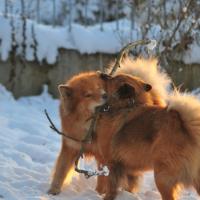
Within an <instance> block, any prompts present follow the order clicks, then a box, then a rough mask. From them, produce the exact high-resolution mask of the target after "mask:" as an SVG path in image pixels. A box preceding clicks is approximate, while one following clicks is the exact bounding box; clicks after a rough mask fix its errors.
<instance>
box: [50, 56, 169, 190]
mask: <svg viewBox="0 0 200 200" xmlns="http://www.w3.org/2000/svg"><path fill="white" fill-rule="evenodd" d="M139 63H140V65H139ZM121 70H122V71H123V70H124V71H125V72H127V73H129V75H125V74H123V73H118V76H117V77H118V78H116V79H112V78H111V77H109V76H101V75H99V74H98V73H96V72H89V73H82V74H79V75H77V76H74V77H72V78H71V79H70V80H69V81H68V82H66V84H64V85H60V86H59V91H60V94H61V105H60V116H61V124H62V131H63V132H65V133H67V134H70V136H72V137H74V138H77V139H80V140H81V139H83V138H84V136H85V134H87V131H88V128H89V126H90V120H87V119H88V118H90V117H91V115H92V114H93V112H94V108H95V106H97V105H100V104H101V103H103V102H104V100H102V95H103V91H104V90H105V91H106V92H107V93H108V96H109V94H113V93H114V92H115V91H117V89H118V88H119V87H120V86H122V85H123V84H125V83H127V84H129V85H131V86H133V87H134V88H136V94H138V93H137V92H138V91H140V90H143V89H144V88H142V86H141V85H140V84H139V85H138V83H137V82H143V83H144V81H142V80H141V79H140V78H144V80H148V81H149V83H150V84H151V85H152V86H153V89H152V90H151V91H150V92H148V93H147V92H145V93H144V94H145V95H141V96H140V95H137V96H140V101H141V103H145V104H149V105H160V106H163V105H165V104H166V103H165V99H164V98H165V94H166V92H165V91H164V90H165V89H166V87H167V86H168V84H169V82H170V81H169V79H168V78H167V77H166V76H165V75H163V74H162V73H161V72H160V71H159V70H158V67H157V63H156V60H144V59H139V60H136V61H133V60H128V59H127V58H126V59H125V60H124V63H123V66H122V68H121ZM132 75H138V76H139V77H140V78H137V77H133V76H132ZM149 75H150V77H151V78H149V77H148V76H149ZM110 78H111V79H112V81H111V80H109V79H110ZM159 81H160V82H161V84H160V83H159ZM159 85H161V86H159ZM162 85H163V86H162ZM154 88H155V89H154ZM91 93H92V97H89V96H90V94H91ZM93 93H94V94H93ZM88 94H89V96H88ZM160 94H161V95H160ZM73 95H74V96H73ZM85 95H86V96H88V97H86V96H85ZM142 98H143V99H142ZM124 102H125V101H124ZM123 117H124V113H123V112H122V113H121V114H119V113H118V114H117V115H116V116H115V117H113V118H112V120H110V118H109V120H110V121H109V123H112V126H115V124H118V123H119V121H120V120H121V121H122V122H123ZM102 124H104V123H102ZM119 124H122V123H119ZM105 125H107V122H105ZM102 127H104V129H103V128H102V129H100V131H101V130H105V131H107V133H108V134H109V132H110V130H109V129H108V127H109V125H108V127H105V126H102ZM110 136H111V137H112V134H110ZM110 136H108V137H107V138H110V140H111V137H110ZM79 148H80V144H79V143H76V142H73V141H66V139H65V138H63V139H62V144H61V151H60V154H59V156H58V159H57V163H56V166H55V173H54V175H53V181H52V183H51V188H50V189H49V193H50V194H58V193H59V192H60V191H61V187H62V185H63V181H64V179H65V177H66V176H67V174H68V172H69V170H70V169H71V167H73V163H74V160H75V159H76V156H77V154H78V150H79ZM94 149H95V150H94ZM88 152H89V153H92V154H93V155H95V158H96V159H97V162H99V163H104V161H103V158H102V155H101V153H99V151H98V150H96V148H94V147H92V149H90V151H88ZM66 163H67V164H66ZM139 179H140V178H139V176H138V173H136V174H135V173H132V172H130V173H128V174H127V181H126V182H128V184H126V185H127V186H126V185H125V186H123V187H124V188H125V189H126V190H128V191H133V190H135V189H136V188H137V187H138V186H137V182H138V180H139ZM106 181H107V180H106V177H98V180H97V191H98V192H99V193H104V192H105V188H106Z"/></svg>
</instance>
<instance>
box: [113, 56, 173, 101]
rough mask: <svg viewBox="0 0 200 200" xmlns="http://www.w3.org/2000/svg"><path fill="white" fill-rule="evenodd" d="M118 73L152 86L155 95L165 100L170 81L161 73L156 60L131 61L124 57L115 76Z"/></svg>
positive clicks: (141, 59)
mask: <svg viewBox="0 0 200 200" xmlns="http://www.w3.org/2000/svg"><path fill="white" fill-rule="evenodd" d="M119 73H126V74H130V75H133V76H137V77H139V78H141V79H142V80H144V81H145V82H147V83H149V84H150V85H152V88H153V90H154V91H155V93H157V94H159V96H160V97H161V98H162V99H164V100H166V99H167V97H168V89H169V87H170V83H171V80H170V78H169V77H168V76H167V74H166V73H165V72H164V71H161V68H160V67H159V65H158V60H157V59H156V58H148V59H146V58H142V57H138V58H137V59H133V58H132V57H126V58H124V59H123V61H122V63H121V67H120V68H119V69H118V70H117V74H119Z"/></svg>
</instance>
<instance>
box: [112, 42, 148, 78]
mask: <svg viewBox="0 0 200 200" xmlns="http://www.w3.org/2000/svg"><path fill="white" fill-rule="evenodd" d="M149 43H151V40H149V39H146V40H137V41H135V42H131V43H129V44H127V45H126V46H125V47H124V48H122V49H121V50H120V52H119V54H118V56H117V60H116V62H115V65H114V67H113V69H112V71H111V72H110V74H109V75H111V76H112V75H113V74H114V73H115V72H116V70H117V68H118V67H120V64H121V62H122V59H123V57H124V55H125V54H126V53H127V52H128V51H129V50H130V49H132V48H133V47H136V46H138V45H147V44H149Z"/></svg>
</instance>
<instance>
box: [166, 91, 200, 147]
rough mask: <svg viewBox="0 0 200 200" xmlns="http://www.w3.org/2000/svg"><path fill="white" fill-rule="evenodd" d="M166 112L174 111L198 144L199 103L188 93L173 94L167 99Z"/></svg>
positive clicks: (199, 135) (199, 136)
mask: <svg viewBox="0 0 200 200" xmlns="http://www.w3.org/2000/svg"><path fill="white" fill-rule="evenodd" d="M168 110H176V111H178V112H179V114H180V115H181V118H182V120H183V122H184V124H185V126H186V128H187V130H188V132H189V134H191V135H192V137H193V138H195V141H198V142H199V143H200V101H199V100H198V99H197V98H196V97H195V96H193V95H191V94H188V93H180V92H177V91H176V92H174V93H173V94H171V95H170V96H169V99H168Z"/></svg>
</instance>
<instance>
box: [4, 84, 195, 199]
mask: <svg viewBox="0 0 200 200" xmlns="http://www.w3.org/2000/svg"><path fill="white" fill-rule="evenodd" d="M198 93H199V90H196V91H195V92H194V94H196V95H197V94H198ZM58 104H59V101H58V100H55V99H53V98H52V97H51V96H50V95H49V94H48V93H47V88H46V87H44V91H43V93H42V94H41V95H40V96H33V97H23V98H20V99H18V100H15V99H14V98H13V96H12V94H11V93H10V92H8V91H7V90H6V89H5V88H4V87H3V86H2V85H0V113H1V115H0V172H1V173H0V199H5V200H101V199H102V197H101V196H100V195H98V194H97V192H96V191H95V190H94V187H95V183H96V178H90V179H85V178H84V177H83V176H80V175H78V174H76V173H74V174H72V180H71V182H70V183H69V184H68V185H67V184H66V185H65V186H64V188H63V191H62V193H61V194H59V195H58V196H51V195H47V194H46V191H47V190H48V188H49V184H50V176H51V171H52V168H53V165H54V162H55V159H56V157H57V155H58V152H59V148H60V136H58V135H57V134H56V133H54V132H53V131H52V130H51V129H50V128H49V123H48V121H47V119H46V117H45V115H44V109H47V110H48V113H49V115H50V116H51V118H52V120H53V121H54V123H55V125H56V126H57V127H60V125H59V124H60V122H59V114H58ZM91 163H92V166H91ZM91 163H90V164H88V163H86V164H84V163H82V162H81V166H83V167H87V168H91V167H93V168H96V166H95V162H94V161H91ZM124 199H126V200H160V194H159V193H158V191H157V189H156V186H155V183H154V180H153V174H152V172H148V173H146V174H145V178H144V182H143V184H142V187H141V191H140V192H139V193H137V194H131V193H128V192H120V193H119V195H118V197H117V198H116V200H124ZM197 199H199V198H198V197H197V195H196V193H195V192H194V191H192V190H187V191H185V192H183V194H182V197H181V200H197Z"/></svg>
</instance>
